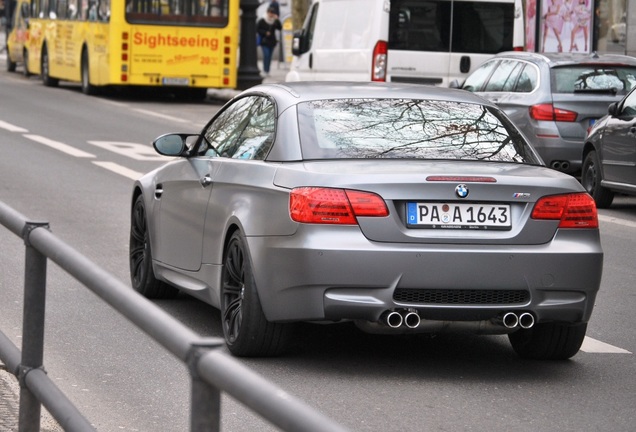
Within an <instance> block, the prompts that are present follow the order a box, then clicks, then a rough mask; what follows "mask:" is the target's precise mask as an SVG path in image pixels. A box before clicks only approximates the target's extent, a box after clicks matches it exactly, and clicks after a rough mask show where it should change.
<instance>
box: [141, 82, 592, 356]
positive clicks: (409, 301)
mask: <svg viewBox="0 0 636 432" xmlns="http://www.w3.org/2000/svg"><path fill="white" fill-rule="evenodd" d="M154 146H155V149H156V150H157V151H158V152H159V153H160V154H162V155H166V156H169V157H171V158H172V159H173V160H171V161H169V162H168V163H167V164H166V165H164V166H163V167H161V168H158V169H156V170H154V171H152V172H150V173H149V174H147V175H145V176H144V177H142V178H141V179H139V180H138V181H137V182H135V185H134V188H133V194H132V202H131V204H132V221H131V232H130V269H131V276H132V286H133V287H134V289H135V290H137V291H138V292H140V293H142V294H144V295H146V296H148V297H154V298H157V297H164V298H165V297H173V296H175V295H176V294H177V292H178V291H183V292H185V293H188V294H191V295H193V296H195V297H197V298H199V299H202V300H203V301H206V302H208V303H210V304H212V305H213V306H215V307H217V308H219V309H220V310H221V317H222V328H223V333H224V336H225V340H226V342H227V345H228V348H229V350H230V351H231V352H232V353H233V354H235V355H239V356H253V355H273V354H277V353H279V352H281V351H282V350H283V349H284V348H285V346H286V342H287V340H288V339H287V338H289V337H290V334H291V333H290V329H291V328H292V326H293V323H295V322H299V321H312V322H323V323H340V322H345V321H350V322H351V321H353V322H355V324H357V326H358V327H359V328H360V329H361V330H364V331H368V332H378V333H389V334H390V333H393V334H404V333H435V332H442V331H472V332H474V333H477V334H507V335H509V339H510V341H511V343H512V346H513V348H514V349H515V351H516V352H517V353H519V355H521V356H523V357H531V358H539V359H563V358H568V357H571V356H573V355H574V354H575V353H576V352H577V351H578V350H579V347H580V346H581V343H582V342H583V338H584V336H585V332H586V326H587V322H588V320H589V319H590V316H591V314H592V309H593V307H594V299H595V297H596V293H597V291H598V288H599V284H600V280H601V272H602V264H603V252H602V249H601V244H600V238H599V231H598V219H597V213H596V207H595V205H594V200H593V199H592V198H591V197H590V196H589V195H588V194H587V192H585V189H583V186H581V184H580V183H579V182H578V181H577V180H576V179H575V178H574V177H572V176H570V175H566V174H563V173H560V172H557V171H555V170H552V169H549V168H547V167H545V166H544V165H543V164H542V163H541V161H540V158H539V157H538V156H537V154H536V153H535V150H534V149H533V148H532V146H530V145H529V144H528V142H527V141H526V140H525V139H524V138H523V136H522V135H521V134H520V133H519V132H518V130H517V129H516V128H515V126H514V125H513V124H512V123H511V122H510V121H509V120H508V118H507V117H506V116H505V115H504V114H503V113H502V111H501V110H500V109H499V108H497V107H496V106H495V105H493V104H491V103H489V102H488V101H487V100H485V99H482V98H480V97H478V96H476V95H473V94H470V93H468V92H465V91H461V90H451V89H443V88H435V87H430V88H429V87H426V86H417V85H408V84H397V83H393V84H379V83H374V84H373V83H325V82H314V83H302V82H299V83H286V84H272V85H260V86H256V87H253V88H252V89H250V90H247V91H245V92H243V93H242V94H240V95H239V96H237V97H236V98H235V99H233V100H231V101H230V102H228V103H227V104H226V105H225V107H223V108H222V110H221V111H220V112H219V113H218V114H217V115H216V116H214V118H212V119H211V120H210V122H209V123H208V124H207V125H206V126H205V127H204V128H203V130H202V131H201V133H200V134H196V135H192V134H168V135H164V136H161V137H159V138H157V139H156V140H155V142H154Z"/></svg>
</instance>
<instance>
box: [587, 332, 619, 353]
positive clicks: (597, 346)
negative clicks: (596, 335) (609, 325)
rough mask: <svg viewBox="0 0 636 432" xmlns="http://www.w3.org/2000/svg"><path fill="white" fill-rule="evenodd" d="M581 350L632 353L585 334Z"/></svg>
mask: <svg viewBox="0 0 636 432" xmlns="http://www.w3.org/2000/svg"><path fill="white" fill-rule="evenodd" d="M581 351H583V352H586V353H609V354H631V352H629V351H627V350H625V349H623V348H619V347H615V346H613V345H610V344H608V343H605V342H601V341H599V340H596V339H592V338H591V337H587V336H585V339H584V340H583V345H581Z"/></svg>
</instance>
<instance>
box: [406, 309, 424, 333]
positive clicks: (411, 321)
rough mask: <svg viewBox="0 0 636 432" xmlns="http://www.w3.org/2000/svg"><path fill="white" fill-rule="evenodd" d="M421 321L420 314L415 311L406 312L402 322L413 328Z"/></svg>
mask: <svg viewBox="0 0 636 432" xmlns="http://www.w3.org/2000/svg"><path fill="white" fill-rule="evenodd" d="M421 321H422V320H421V319H420V316H419V315H418V313H417V312H415V311H411V312H408V313H407V314H406V315H404V324H405V325H406V326H407V327H408V328H412V329H414V328H417V327H419V325H420V322H421Z"/></svg>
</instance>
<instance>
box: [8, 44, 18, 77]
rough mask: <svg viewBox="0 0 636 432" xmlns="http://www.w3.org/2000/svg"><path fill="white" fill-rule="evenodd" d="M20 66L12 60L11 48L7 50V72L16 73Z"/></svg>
mask: <svg viewBox="0 0 636 432" xmlns="http://www.w3.org/2000/svg"><path fill="white" fill-rule="evenodd" d="M17 67H18V64H17V63H16V62H14V61H13V60H11V54H9V48H7V72H15V70H16V68H17Z"/></svg>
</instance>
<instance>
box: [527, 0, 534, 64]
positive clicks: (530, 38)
mask: <svg viewBox="0 0 636 432" xmlns="http://www.w3.org/2000/svg"><path fill="white" fill-rule="evenodd" d="M525 5H526V10H525V17H526V51H529V52H535V51H536V50H537V44H536V43H535V40H534V39H535V35H536V34H537V0H527V1H526V3H525Z"/></svg>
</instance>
